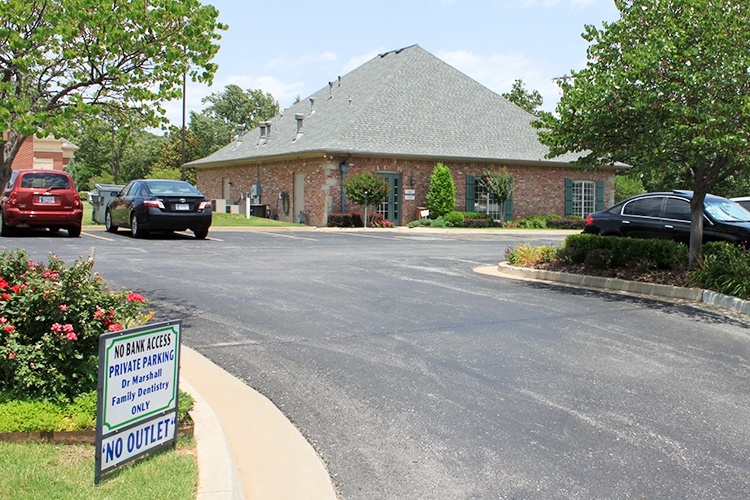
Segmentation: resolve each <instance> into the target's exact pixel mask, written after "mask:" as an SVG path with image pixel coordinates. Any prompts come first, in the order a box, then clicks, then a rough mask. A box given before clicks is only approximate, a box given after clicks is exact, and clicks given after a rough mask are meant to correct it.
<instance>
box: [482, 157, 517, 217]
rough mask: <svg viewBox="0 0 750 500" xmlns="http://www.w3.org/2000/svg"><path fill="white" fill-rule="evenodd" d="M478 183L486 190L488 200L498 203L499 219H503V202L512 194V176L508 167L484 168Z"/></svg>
mask: <svg viewBox="0 0 750 500" xmlns="http://www.w3.org/2000/svg"><path fill="white" fill-rule="evenodd" d="M479 183H480V184H481V185H482V187H484V189H485V190H486V191H487V194H489V196H490V200H491V201H493V202H495V203H497V204H498V205H500V220H501V222H504V221H505V202H506V201H508V199H509V198H510V196H511V195H512V194H513V178H512V177H511V176H510V173H509V172H508V169H507V168H505V167H503V168H501V169H499V170H495V171H489V170H485V171H484V175H483V176H482V177H480V178H479Z"/></svg>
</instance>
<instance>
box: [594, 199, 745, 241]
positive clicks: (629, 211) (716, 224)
mask: <svg viewBox="0 0 750 500" xmlns="http://www.w3.org/2000/svg"><path fill="white" fill-rule="evenodd" d="M692 198H693V193H692V191H672V192H665V193H645V194H641V195H638V196H634V197H632V198H629V199H627V200H625V201H622V202H620V203H618V204H617V205H615V206H613V207H612V208H609V209H607V210H604V211H602V212H595V213H592V214H590V215H589V216H588V217H587V218H586V223H585V225H584V229H583V232H584V233H591V234H601V235H604V236H607V235H615V236H631V237H633V238H664V239H671V240H676V241H680V242H683V243H689V242H690V200H691V199H692ZM703 208H704V219H703V241H731V242H734V243H748V242H750V212H748V211H747V210H745V209H744V208H742V207H741V206H740V205H738V204H737V203H735V202H733V201H731V200H728V199H726V198H722V197H720V196H714V195H711V194H708V195H706V198H705V200H704V202H703Z"/></svg>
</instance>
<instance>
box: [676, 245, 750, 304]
mask: <svg viewBox="0 0 750 500" xmlns="http://www.w3.org/2000/svg"><path fill="white" fill-rule="evenodd" d="M688 282H689V284H690V285H691V286H698V287H701V288H707V289H709V290H714V291H716V292H719V293H723V294H726V295H732V296H734V297H739V298H741V299H745V300H747V299H750V254H748V252H747V251H745V250H743V249H742V248H740V247H739V246H737V245H733V244H731V243H727V242H710V243H706V244H705V245H703V262H702V263H701V264H700V266H699V267H698V268H696V269H693V270H691V271H690V273H689V275H688Z"/></svg>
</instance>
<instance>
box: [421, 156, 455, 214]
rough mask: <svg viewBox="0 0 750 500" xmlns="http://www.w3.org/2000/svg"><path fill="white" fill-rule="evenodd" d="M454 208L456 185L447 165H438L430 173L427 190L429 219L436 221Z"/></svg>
mask: <svg viewBox="0 0 750 500" xmlns="http://www.w3.org/2000/svg"><path fill="white" fill-rule="evenodd" d="M455 207H456V185H455V183H454V182H453V177H452V176H451V169H450V167H448V166H447V165H443V164H442V163H438V164H437V165H435V168H434V169H433V171H432V175H431V177H430V186H429V188H427V208H428V209H429V210H430V218H431V219H436V218H438V217H441V216H444V215H446V214H447V213H449V212H452V211H453V210H454V209H455Z"/></svg>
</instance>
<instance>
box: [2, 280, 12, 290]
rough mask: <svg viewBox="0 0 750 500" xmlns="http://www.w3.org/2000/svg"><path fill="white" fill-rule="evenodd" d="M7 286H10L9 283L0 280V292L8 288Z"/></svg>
mask: <svg viewBox="0 0 750 500" xmlns="http://www.w3.org/2000/svg"><path fill="white" fill-rule="evenodd" d="M8 285H10V283H8V282H7V281H5V278H0V290H4V289H5V288H8Z"/></svg>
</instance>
